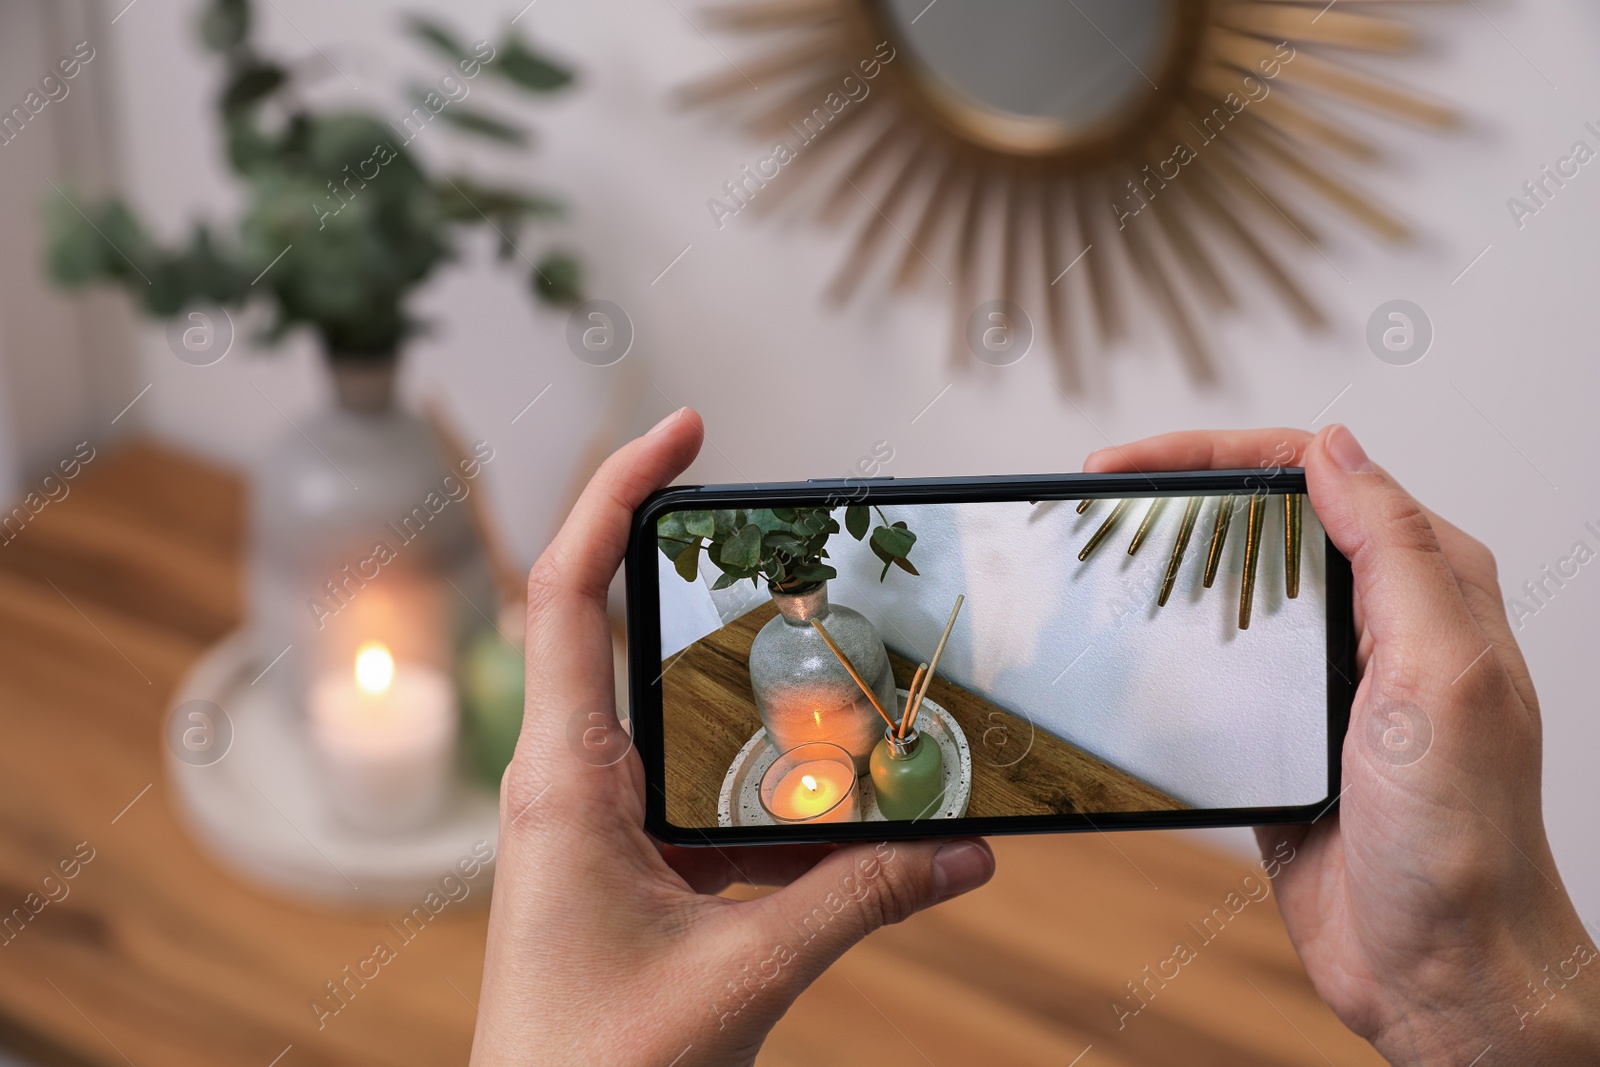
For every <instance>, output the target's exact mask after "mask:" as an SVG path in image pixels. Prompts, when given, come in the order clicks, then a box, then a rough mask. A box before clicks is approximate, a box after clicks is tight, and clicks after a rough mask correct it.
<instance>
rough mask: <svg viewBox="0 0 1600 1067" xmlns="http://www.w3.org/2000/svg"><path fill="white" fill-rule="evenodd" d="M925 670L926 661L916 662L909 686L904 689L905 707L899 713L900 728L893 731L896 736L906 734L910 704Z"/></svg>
mask: <svg viewBox="0 0 1600 1067" xmlns="http://www.w3.org/2000/svg"><path fill="white" fill-rule="evenodd" d="M927 672H928V665H927V664H926V663H919V664H917V673H916V674H914V675H912V677H911V688H909V689H907V690H906V709H905V711H903V712H901V713H900V729H899V730H897V731H896V733H895V736H897V737H904V736H905V735H906V726H907V725H908V724H909V723H910V722H911V705H912V704H913V703H915V702H916V699H917V690H918V689H920V688H921V687H922V676H923V675H924V674H926V673H927Z"/></svg>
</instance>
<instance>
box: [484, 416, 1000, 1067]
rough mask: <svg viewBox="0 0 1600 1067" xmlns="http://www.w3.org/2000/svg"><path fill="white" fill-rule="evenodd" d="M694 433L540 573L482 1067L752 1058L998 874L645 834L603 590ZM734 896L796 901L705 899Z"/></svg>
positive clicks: (970, 853)
mask: <svg viewBox="0 0 1600 1067" xmlns="http://www.w3.org/2000/svg"><path fill="white" fill-rule="evenodd" d="M702 435H703V429H702V426H701V423H700V417H699V416H698V415H696V414H695V413H694V412H693V411H690V410H689V409H687V408H685V409H683V410H682V411H678V412H675V413H674V414H672V415H669V416H667V418H666V419H664V420H662V422H661V423H660V424H659V425H658V426H656V428H655V429H653V430H651V431H650V433H649V434H647V435H646V436H644V437H641V438H639V439H638V440H636V441H633V442H631V443H630V444H628V445H627V446H625V447H624V448H622V449H621V450H620V451H619V452H617V454H616V455H614V456H612V457H611V458H610V459H609V460H607V461H606V463H605V465H604V466H603V467H601V468H600V471H599V472H598V473H597V474H596V475H595V477H594V480H593V481H591V482H590V483H589V486H588V488H587V489H585V490H584V493H583V496H582V498H581V499H580V500H579V501H578V503H577V506H576V507H575V508H574V509H573V511H572V514H571V516H570V517H569V518H568V519H567V521H566V524H565V525H564V526H563V527H562V529H561V532H560V533H559V534H557V535H556V538H555V540H554V541H553V542H552V543H551V545H550V547H549V549H548V550H546V552H545V553H544V555H543V556H542V557H541V558H540V559H539V562H538V563H537V564H535V565H534V568H533V572H532V574H531V575H530V576H529V579H528V630H527V668H528V669H527V677H528V683H527V705H526V711H525V713H524V718H523V724H522V737H521V740H520V741H519V742H518V744H517V752H516V756H515V758H514V759H513V760H512V763H511V767H510V769H509V770H508V771H507V772H506V776H505V779H504V781H503V782H502V783H501V787H500V853H499V865H498V868H497V870H496V872H495V891H494V904H493V908H492V910H491V912H490V915H489V947H488V953H487V956H486V958H485V962H484V976H483V993H482V999H481V1002H480V1004H479V1006H478V1010H479V1016H478V1026H477V1032H476V1035H475V1037H474V1040H473V1049H472V1062H473V1063H474V1064H475V1065H485V1064H501V1063H519V1064H520V1063H540V1064H554V1063H586V1064H613V1063H628V1064H646V1065H653V1067H669V1065H670V1067H691V1065H694V1064H717V1065H719V1067H720V1065H726V1064H741V1063H750V1062H752V1061H753V1060H754V1059H755V1055H756V1051H757V1050H758V1049H759V1048H760V1047H761V1042H762V1041H763V1040H764V1039H765V1038H766V1035H767V1033H768V1031H769V1030H771V1029H772V1026H773V1024H774V1023H776V1022H777V1021H778V1018H779V1017H780V1016H782V1015H783V1013H784V1011H785V1010H786V1009H787V1008H788V1007H789V1005H790V1004H791V1003H792V1002H793V1001H794V999H795V997H797V996H798V995H799V994H800V992H801V991H802V990H803V989H805V988H806V986H808V985H809V984H810V983H811V982H812V981H813V980H814V979H816V977H817V976H818V975H819V974H821V973H822V971H823V970H824V969H825V968H826V967H827V966H828V965H829V964H830V963H832V962H833V961H834V960H836V959H838V957H839V956H840V955H842V954H843V953H844V951H845V950H846V949H848V948H849V947H850V946H851V945H854V944H855V943H856V942H857V941H859V940H861V938H863V937H865V936H866V935H867V934H869V933H871V932H872V931H873V930H875V929H877V928H878V927H880V926H883V925H884V924H886V923H894V922H899V921H900V920H902V919H905V918H906V917H908V916H909V915H911V914H912V913H914V912H916V911H918V910H920V909H922V908H925V907H927V906H929V905H930V904H935V903H937V902H939V901H941V900H944V899H946V898H948V897H953V896H955V895H957V894H958V893H964V892H966V891H967V890H969V889H974V888H976V887H977V886H979V885H982V884H983V883H984V882H986V881H988V879H989V877H990V875H991V874H993V873H994V857H993V855H992V854H991V853H990V851H989V848H988V846H987V845H985V844H984V843H983V842H981V841H946V842H928V843H922V842H900V843H895V844H893V845H889V844H882V845H876V846H874V845H854V846H848V847H837V848H835V847H828V846H795V847H771V848H703V849H681V848H674V847H671V846H663V845H661V844H659V843H658V842H656V841H655V840H654V839H652V838H651V837H650V836H649V835H647V834H646V833H645V832H644V829H643V825H642V824H643V819H644V790H645V784H644V773H643V769H642V767H641V765H640V762H639V757H638V755H637V754H636V753H634V752H632V751H630V750H629V745H628V738H627V734H626V733H625V732H623V731H622V729H621V727H620V726H618V725H617V723H616V718H615V710H614V709H615V706H616V705H615V694H614V692H613V685H612V663H611V655H612V654H611V626H610V623H609V621H608V619H607V617H606V589H607V587H608V586H609V585H610V584H611V579H612V577H613V576H614V575H615V574H616V572H617V567H618V566H619V565H620V564H621V562H622V557H623V552H624V549H625V548H626V546H627V540H628V524H629V522H630V520H631V519H632V516H633V511H634V508H636V507H637V506H638V505H639V504H640V503H641V502H642V501H643V500H644V498H645V497H646V496H647V495H648V494H649V493H651V492H652V491H653V490H656V489H659V488H662V487H663V486H665V485H667V484H668V483H669V482H671V481H672V479H673V478H675V477H677V475H678V474H680V473H682V471H683V469H684V468H685V467H687V466H688V465H689V463H690V461H692V460H693V459H694V457H695V454H696V453H697V452H698V451H699V450H700V442H701V438H702ZM734 882H749V883H752V884H757V885H783V886H786V888H784V889H781V890H779V891H778V892H776V893H773V894H771V895H770V896H766V897H762V898H760V899H757V900H748V901H734V900H728V899H724V898H721V897H717V896H714V895H712V894H715V893H717V892H718V891H720V890H721V889H723V888H724V887H726V886H728V885H729V884H731V883H734Z"/></svg>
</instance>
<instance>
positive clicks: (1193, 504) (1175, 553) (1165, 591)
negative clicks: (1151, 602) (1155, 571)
mask: <svg viewBox="0 0 1600 1067" xmlns="http://www.w3.org/2000/svg"><path fill="white" fill-rule="evenodd" d="M1203 499H1204V497H1198V496H1192V497H1190V498H1189V503H1188V504H1187V505H1185V507H1184V509H1183V522H1182V523H1181V524H1179V526H1178V540H1177V542H1176V543H1175V544H1174V545H1173V546H1172V558H1171V559H1169V560H1168V561H1167V576H1166V577H1165V578H1163V579H1162V580H1161V595H1160V596H1159V597H1157V598H1156V607H1158V608H1164V607H1166V606H1167V598H1168V597H1169V596H1171V595H1172V585H1173V583H1174V582H1176V581H1177V580H1178V567H1179V565H1180V564H1182V563H1183V554H1184V553H1185V552H1186V551H1188V549H1189V535H1190V534H1192V533H1194V524H1195V520H1197V519H1199V518H1200V501H1201V500H1203Z"/></svg>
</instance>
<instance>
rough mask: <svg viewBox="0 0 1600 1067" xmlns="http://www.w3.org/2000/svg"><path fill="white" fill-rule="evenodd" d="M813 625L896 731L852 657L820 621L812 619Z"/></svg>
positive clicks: (886, 721) (893, 723)
mask: <svg viewBox="0 0 1600 1067" xmlns="http://www.w3.org/2000/svg"><path fill="white" fill-rule="evenodd" d="M811 625H812V626H814V627H816V630H817V633H819V634H821V635H822V640H823V641H825V642H827V645H828V649H829V650H830V651H831V652H832V653H833V654H834V655H835V656H838V657H839V662H840V663H842V664H844V669H845V670H847V671H849V672H850V677H852V678H854V679H855V680H856V685H858V686H860V687H861V691H862V692H863V693H865V694H866V695H867V699H868V700H870V701H872V706H873V707H874V708H876V709H878V714H879V715H882V716H883V721H884V722H885V723H887V724H888V725H889V729H891V730H893V729H895V725H896V724H895V721H894V720H893V719H891V718H890V717H889V713H888V712H887V711H884V710H883V705H882V704H880V703H878V696H877V694H876V693H874V692H873V691H872V687H871V686H870V685H868V684H867V683H866V682H865V681H864V680H863V679H862V677H861V675H859V674H857V673H856V668H855V664H853V663H851V662H850V657H849V656H846V655H845V654H844V649H842V648H840V647H839V646H838V645H836V644H834V642H833V635H832V634H830V633H828V631H827V630H824V629H823V628H822V621H821V620H820V619H812V620H811Z"/></svg>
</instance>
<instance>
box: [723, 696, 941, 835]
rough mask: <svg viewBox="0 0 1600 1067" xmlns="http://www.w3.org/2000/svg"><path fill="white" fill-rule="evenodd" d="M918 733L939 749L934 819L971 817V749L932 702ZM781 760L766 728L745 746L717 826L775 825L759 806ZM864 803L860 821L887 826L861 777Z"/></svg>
mask: <svg viewBox="0 0 1600 1067" xmlns="http://www.w3.org/2000/svg"><path fill="white" fill-rule="evenodd" d="M899 694H900V705H901V706H902V707H904V706H905V699H906V696H907V693H906V691H905V690H904V689H901V690H899ZM917 730H918V732H919V733H920V734H921V735H922V738H923V740H924V741H934V742H937V743H938V745H939V754H940V756H942V757H943V763H944V806H943V807H941V808H940V809H939V810H938V811H937V812H935V813H934V814H933V815H930V816H928V817H929V818H930V819H959V818H961V816H963V815H965V814H966V813H967V802H968V801H970V800H971V799H972V751H971V749H969V748H968V747H967V735H966V734H964V733H962V732H961V726H960V725H959V724H958V723H957V722H956V720H955V718H954V717H953V716H952V715H951V714H950V713H949V712H948V711H946V710H944V708H942V707H940V706H939V705H938V704H935V703H934V702H933V701H931V700H923V702H922V707H921V708H919V709H918V710H917ZM777 758H778V749H777V746H776V745H774V744H773V743H772V742H771V741H768V740H767V729H766V727H764V726H763V727H762V728H761V729H759V730H757V731H756V733H755V736H754V737H752V738H751V739H750V740H748V741H746V742H745V745H744V747H743V748H741V749H740V750H739V754H738V755H737V756H735V757H733V765H732V766H730V767H729V768H728V773H727V774H726V775H725V776H724V777H723V779H722V791H721V793H719V794H718V796H717V825H718V826H772V825H774V821H773V818H772V816H771V815H768V814H767V811H766V809H765V808H763V807H762V806H761V796H760V790H761V776H762V775H763V774H765V773H766V770H767V768H768V767H770V766H772V764H773V761H774V760H776V759H777ZM856 789H857V790H858V792H859V794H860V798H861V812H862V821H864V822H888V821H889V820H888V819H887V818H885V816H884V814H883V812H881V811H879V810H878V797H877V794H876V793H875V792H874V791H873V788H872V776H871V775H862V776H861V777H860V778H859V779H857V780H856Z"/></svg>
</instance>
